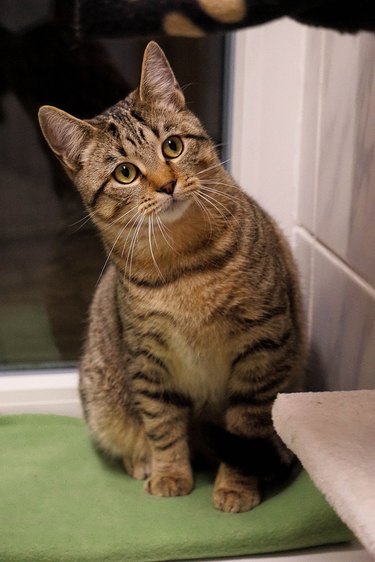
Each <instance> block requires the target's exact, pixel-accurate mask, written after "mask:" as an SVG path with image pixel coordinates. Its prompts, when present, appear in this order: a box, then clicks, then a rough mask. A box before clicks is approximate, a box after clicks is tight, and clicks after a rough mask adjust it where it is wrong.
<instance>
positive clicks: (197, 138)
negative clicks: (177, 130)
mask: <svg viewBox="0 0 375 562" xmlns="http://www.w3.org/2000/svg"><path fill="white" fill-rule="evenodd" d="M183 137H184V138H185V139H194V140H197V141H209V140H210V139H209V138H208V137H206V136H204V135H192V134H187V135H183Z"/></svg>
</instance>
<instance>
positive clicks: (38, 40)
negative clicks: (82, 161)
mask: <svg viewBox="0 0 375 562" xmlns="http://www.w3.org/2000/svg"><path fill="white" fill-rule="evenodd" d="M13 4H14V3H13V2H9V1H4V2H2V7H1V8H0V10H1V11H0V16H1V21H2V31H1V41H2V49H1V51H0V60H1V67H2V73H1V78H0V96H1V97H0V109H1V113H0V180H1V190H0V260H1V274H0V317H1V322H0V368H2V369H12V368H31V367H33V368H35V367H38V368H40V367H48V366H53V367H59V366H72V365H74V364H76V362H77V359H78V356H79V352H80V349H81V345H82V341H83V337H84V336H83V334H84V326H85V322H86V319H87V309H88V305H89V303H90V301H91V297H92V294H93V291H94V289H95V285H96V283H97V280H98V277H99V275H100V271H101V269H102V267H103V264H104V262H105V258H104V255H103V251H102V248H101V243H100V241H99V237H98V235H97V233H96V231H95V229H94V227H93V226H92V224H91V223H90V222H89V221H86V219H85V218H84V217H85V216H86V214H87V213H86V212H85V210H84V208H83V206H82V204H81V201H80V198H79V196H78V194H77V193H76V190H75V189H74V188H73V187H72V185H71V183H70V180H69V179H68V178H67V177H66V176H65V173H64V171H63V170H62V168H61V166H60V164H59V163H58V162H57V160H56V159H55V158H54V156H53V155H52V153H51V152H50V150H49V149H48V147H47V145H46V143H45V141H44V139H43V138H42V136H41V133H40V131H39V127H38V124H37V118H36V115H37V110H38V107H39V106H40V105H42V104H49V105H56V106H58V107H60V108H62V109H64V110H66V111H68V112H70V113H72V114H73V115H76V116H77V117H81V118H85V117H87V118H88V117H92V116H94V115H95V114H97V113H99V112H100V111H102V110H103V109H105V108H106V107H108V106H109V105H111V104H113V103H115V102H117V101H118V100H119V99H121V98H123V97H125V96H126V94H127V93H128V92H129V91H130V90H131V89H133V88H134V87H135V86H136V85H137V81H138V78H139V71H140V63H141V58H142V54H143V50H144V47H145V45H146V43H147V41H146V40H105V41H90V42H83V41H82V40H77V38H76V37H74V35H73V34H72V33H71V32H69V30H67V29H66V28H59V27H57V26H56V25H55V24H54V23H53V22H52V21H49V19H48V18H45V16H46V15H47V14H48V9H49V5H48V2H43V1H39V2H38V1H35V2H28V3H27V9H26V8H25V9H24V10H23V9H20V6H21V5H20V4H19V3H16V7H14V6H13ZM34 4H35V6H34V8H35V9H33V5H34ZM158 41H159V43H160V44H161V46H162V47H163V48H164V49H165V52H166V54H167V56H168V58H169V60H170V62H171V64H172V67H173V69H174V70H175V73H176V76H177V78H178V80H179V81H180V84H181V85H182V86H183V87H184V91H185V95H186V98H187V100H188V102H189V104H190V107H191V108H192V109H193V110H194V111H195V112H196V113H197V114H198V115H199V117H200V118H201V119H202V120H203V122H204V123H205V125H206V127H207V129H208V131H209V133H210V135H211V136H212V137H213V138H214V139H215V142H217V143H218V144H219V143H221V142H222V126H221V124H222V99H223V74H222V73H223V57H224V39H223V38H222V37H210V38H205V39H199V40H191V39H190V40H188V39H172V38H168V39H163V40H158Z"/></svg>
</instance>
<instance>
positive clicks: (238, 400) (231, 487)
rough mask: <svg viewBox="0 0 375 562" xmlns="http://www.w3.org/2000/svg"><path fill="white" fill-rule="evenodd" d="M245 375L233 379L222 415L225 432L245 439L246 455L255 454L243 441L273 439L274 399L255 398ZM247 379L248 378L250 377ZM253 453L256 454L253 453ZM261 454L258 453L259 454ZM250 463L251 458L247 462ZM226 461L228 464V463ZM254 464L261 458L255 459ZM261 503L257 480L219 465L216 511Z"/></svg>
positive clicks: (232, 468)
mask: <svg viewBox="0 0 375 562" xmlns="http://www.w3.org/2000/svg"><path fill="white" fill-rule="evenodd" d="M246 379H247V376H245V377H244V376H243V374H242V377H240V376H234V377H233V378H232V381H231V384H230V387H229V389H228V403H227V409H226V412H225V429H226V430H227V431H229V432H230V433H231V434H234V435H237V436H239V437H242V438H244V441H243V445H242V448H243V451H241V454H242V455H243V458H244V459H245V460H248V459H246V456H247V455H249V454H252V453H254V451H253V450H252V453H251V452H248V453H247V451H246V449H247V445H246V441H247V440H248V442H251V440H252V439H254V438H255V439H256V440H258V439H260V440H262V439H264V440H267V442H270V441H271V440H272V437H273V435H274V429H273V424H272V417H271V408H272V403H273V399H274V396H273V395H268V396H267V398H266V399H265V400H262V399H263V396H261V395H258V396H257V395H256V393H254V388H253V387H252V384H251V383H250V380H246ZM249 379H250V377H249ZM255 454H256V453H255ZM260 454H261V453H260ZM250 460H251V459H250ZM228 462H229V461H228ZM255 464H256V465H258V466H259V465H261V464H262V459H255ZM260 501H261V497H260V492H259V487H258V478H257V477H256V476H252V475H250V474H249V473H247V472H244V471H243V470H241V469H240V468H236V467H235V466H233V465H229V464H226V463H224V462H222V463H221V464H220V467H219V471H218V474H217V477H216V480H215V487H214V495H213V503H214V506H215V507H216V508H217V509H220V510H221V511H226V512H233V513H236V512H243V511H249V510H250V509H253V508H254V507H256V506H257V505H258V504H259V503H260Z"/></svg>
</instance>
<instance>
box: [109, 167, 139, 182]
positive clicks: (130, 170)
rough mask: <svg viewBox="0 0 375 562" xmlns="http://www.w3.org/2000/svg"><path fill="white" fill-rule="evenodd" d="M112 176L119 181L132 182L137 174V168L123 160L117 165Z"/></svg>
mask: <svg viewBox="0 0 375 562" xmlns="http://www.w3.org/2000/svg"><path fill="white" fill-rule="evenodd" d="M113 176H114V178H115V180H117V181H118V182H120V183H132V181H134V180H135V178H136V177H137V176H138V168H136V167H135V166H134V164H130V162H125V163H124V164H120V165H119V166H117V168H116V169H115V171H114V172H113Z"/></svg>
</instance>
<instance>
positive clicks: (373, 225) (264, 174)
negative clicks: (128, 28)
mask: <svg viewBox="0 0 375 562" xmlns="http://www.w3.org/2000/svg"><path fill="white" fill-rule="evenodd" d="M235 44H236V57H235V60H236V65H235V70H234V86H233V92H234V95H233V102H234V113H233V120H232V121H233V127H232V154H231V157H232V172H233V175H234V176H235V177H236V179H237V180H238V181H239V182H240V183H241V185H242V186H243V187H244V188H245V189H246V190H247V191H248V192H249V193H251V194H252V195H253V196H254V197H255V198H256V199H257V200H258V201H259V202H260V203H261V204H262V205H264V207H265V208H267V209H268V210H269V211H270V212H271V214H272V215H273V216H274V217H275V218H276V219H277V220H278V222H279V223H280V225H281V226H282V228H283V230H284V232H285V233H286V235H287V236H288V238H289V239H290V241H291V242H292V244H293V247H294V250H295V254H296V257H297V259H298V262H299V267H300V272H301V277H302V285H303V291H304V297H305V309H306V319H307V323H308V329H309V334H310V339H311V347H312V360H311V374H310V387H311V388H313V389H318V388H327V389H354V388H375V150H374V148H375V65H374V60H375V38H374V36H372V35H370V34H367V33H361V34H358V35H357V36H349V35H340V34H338V33H336V32H334V31H327V30H318V29H313V28H308V27H306V26H302V25H299V24H296V23H294V22H291V21H288V20H283V21H278V22H276V23H272V24H269V25H267V26H262V27H259V28H256V29H251V30H247V31H244V32H240V33H238V34H237V37H236V41H235Z"/></svg>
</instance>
